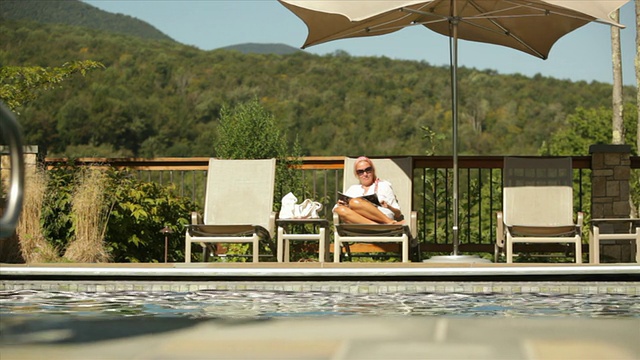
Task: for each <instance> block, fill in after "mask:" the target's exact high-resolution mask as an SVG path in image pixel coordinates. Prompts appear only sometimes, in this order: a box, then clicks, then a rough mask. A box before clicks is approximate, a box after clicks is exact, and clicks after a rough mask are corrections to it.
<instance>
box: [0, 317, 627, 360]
mask: <svg viewBox="0 0 640 360" xmlns="http://www.w3.org/2000/svg"><path fill="white" fill-rule="evenodd" d="M16 321H18V320H12V319H6V318H5V320H3V321H2V323H1V324H0V330H2V331H1V332H0V354H1V357H2V359H3V360H14V359H25V360H26V359H47V360H54V359H61V360H62V359H64V360H74V359H78V360H80V359H82V360H86V359H119V360H120V359H136V360H147V359H148V360H151V359H176V360H178V359H301V360H305V359H309V360H311V359H327V360H341V359H345V360H347V359H385V360H388V359H514V360H518V359H522V360H541V359H563V360H567V359H581V360H582V359H616V360H634V359H635V360H637V359H640V341H638V339H640V318H612V319H582V318H565V317H563V318H544V319H539V318H533V319H527V318H448V317H428V318H427V317H358V316H353V317H340V318H276V319H267V320H221V319H208V320H198V319H186V318H178V319H176V318H148V317H147V318H138V317H133V318H120V319H117V320H113V319H110V320H66V321H56V322H51V323H46V322H36V323H35V324H34V323H28V322H27V323H23V324H20V323H19V322H18V323H16Z"/></svg>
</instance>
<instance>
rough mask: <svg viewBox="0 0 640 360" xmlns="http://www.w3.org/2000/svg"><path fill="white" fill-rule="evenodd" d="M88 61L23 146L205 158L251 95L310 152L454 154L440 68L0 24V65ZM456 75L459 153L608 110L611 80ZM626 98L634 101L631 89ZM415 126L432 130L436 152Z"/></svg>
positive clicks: (536, 141)
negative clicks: (90, 65) (89, 68)
mask: <svg viewBox="0 0 640 360" xmlns="http://www.w3.org/2000/svg"><path fill="white" fill-rule="evenodd" d="M4 1H5V0H3V3H4ZM84 59H91V60H96V61H100V62H102V63H103V64H104V65H105V66H106V69H104V70H97V71H93V72H91V73H89V74H88V75H87V76H86V77H85V78H81V77H79V78H76V79H73V80H72V81H69V82H65V83H64V84H63V86H62V87H61V88H58V89H55V90H51V91H47V92H46V93H43V94H42V96H41V97H40V98H38V100H37V101H35V102H33V103H31V104H30V105H28V106H26V107H24V108H23V109H19V111H20V115H19V119H20V122H21V123H22V124H23V126H24V130H25V137H26V142H27V143H28V144H34V145H40V146H43V147H46V148H47V149H48V154H49V155H68V156H139V157H154V156H212V155H215V154H214V152H213V148H214V146H213V145H214V143H215V142H216V137H217V132H216V126H217V124H218V118H219V113H220V109H221V108H222V107H223V106H234V105H235V104H238V103H242V102H246V101H249V100H251V99H254V98H257V99H258V100H259V101H260V102H261V104H262V105H263V106H264V107H265V108H266V109H267V110H268V111H270V112H271V113H273V114H274V116H275V117H276V118H277V119H278V120H279V123H280V124H281V126H282V130H283V131H285V132H286V134H287V136H288V137H289V138H290V139H291V140H292V141H293V139H295V137H296V136H297V137H298V138H299V140H300V142H301V145H302V147H303V151H304V153H305V154H308V155H345V154H351V155H355V154H367V155H398V154H415V155H420V154H425V153H426V152H427V151H430V152H434V153H435V154H437V155H445V154H450V153H451V111H450V109H451V104H450V96H451V95H450V94H451V93H450V84H449V69H448V67H434V66H430V65H429V64H428V63H425V62H416V61H400V60H391V59H388V58H373V57H352V56H350V55H348V54H347V53H344V52H338V53H335V54H333V55H328V56H316V55H310V54H308V53H305V52H297V53H294V54H289V55H275V54H243V53H240V52H238V51H228V50H216V51H202V50H199V49H197V48H194V47H191V46H185V45H182V44H179V43H175V42H170V41H157V40H145V39H141V38H140V37H136V36H127V35H121V34H113V33H108V32H105V31H99V30H94V29H90V28H86V27H79V26H68V25H60V24H50V23H36V22H27V21H15V20H3V21H2V22H1V23H0V65H2V66H46V67H48V66H51V67H54V66H61V65H62V64H63V63H65V62H67V61H70V60H84ZM459 80H460V83H459V91H460V94H459V96H460V108H459V110H460V129H459V134H460V150H461V154H482V155H490V154H532V155H533V154H537V153H538V151H539V149H540V147H541V145H542V144H543V142H546V145H547V146H550V144H549V142H550V141H552V139H553V136H552V135H553V134H554V133H556V132H559V131H564V130H566V128H567V126H568V125H567V117H568V115H571V114H574V113H576V110H577V109H578V108H584V109H600V108H610V107H611V85H610V84H603V83H586V82H576V83H574V82H570V81H565V80H557V79H553V78H547V77H543V76H536V77H534V78H528V77H524V76H519V75H499V74H498V73H496V72H495V71H476V70H474V69H469V68H461V69H460V70H459ZM625 96H626V99H627V100H626V102H627V103H629V104H632V103H635V89H634V88H626V89H625ZM625 116H627V117H634V116H636V115H635V112H632V111H628V112H627V113H626V115H625ZM627 121H628V122H630V123H631V124H635V123H636V122H635V121H637V119H635V118H634V119H627ZM422 127H428V128H430V129H431V130H433V131H435V133H436V135H439V136H438V137H436V138H435V140H436V142H435V143H434V144H430V143H429V142H428V141H427V140H426V139H424V136H425V131H423V130H421V128H422ZM632 129H633V127H632ZM607 131H609V130H608V129H607ZM632 135H633V136H635V135H634V134H632ZM580 151H581V152H582V154H587V151H588V149H587V148H585V149H581V150H580ZM576 155H578V154H576Z"/></svg>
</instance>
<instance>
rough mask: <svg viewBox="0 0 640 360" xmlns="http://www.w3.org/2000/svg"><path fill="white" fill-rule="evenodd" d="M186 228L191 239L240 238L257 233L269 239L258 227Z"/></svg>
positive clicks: (191, 226)
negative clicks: (200, 237)
mask: <svg viewBox="0 0 640 360" xmlns="http://www.w3.org/2000/svg"><path fill="white" fill-rule="evenodd" d="M187 227H188V228H189V235H191V236H193V237H197V236H203V237H229V236H237V237H241V236H252V235H253V234H254V233H257V234H258V236H259V237H261V238H269V232H268V231H267V229H265V228H263V227H262V226H259V225H187Z"/></svg>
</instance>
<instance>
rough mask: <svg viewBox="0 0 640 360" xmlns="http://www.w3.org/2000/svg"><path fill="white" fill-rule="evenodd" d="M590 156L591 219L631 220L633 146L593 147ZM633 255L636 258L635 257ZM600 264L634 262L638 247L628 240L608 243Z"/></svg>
mask: <svg viewBox="0 0 640 360" xmlns="http://www.w3.org/2000/svg"><path fill="white" fill-rule="evenodd" d="M589 152H590V153H591V185H592V188H591V218H592V219H603V218H628V217H629V215H630V214H631V205H630V203H629V187H630V185H629V179H630V178H631V167H630V166H631V161H630V159H629V157H630V155H631V146H629V145H592V146H591V147H590V148H589ZM619 226H620V228H614V227H613V225H610V226H609V227H607V226H606V225H605V226H603V227H601V231H603V232H606V233H613V232H614V231H615V232H627V231H628V229H625V228H624V227H625V226H627V227H628V224H620V225H619ZM632 255H633V256H632ZM600 257H601V262H634V261H635V260H634V259H635V244H632V243H631V241H629V240H620V241H618V240H607V241H602V242H601V244H600Z"/></svg>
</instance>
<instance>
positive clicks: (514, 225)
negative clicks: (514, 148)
mask: <svg viewBox="0 0 640 360" xmlns="http://www.w3.org/2000/svg"><path fill="white" fill-rule="evenodd" d="M502 176H503V181H504V188H503V194H502V196H503V202H502V207H503V210H502V211H499V212H498V213H497V227H498V228H497V232H496V237H497V238H496V262H497V257H498V250H499V248H503V247H505V248H506V261H507V263H511V262H513V244H514V243H568V244H573V245H574V246H575V262H576V263H578V264H580V263H582V239H581V235H582V223H583V214H582V213H581V212H578V213H577V222H574V218H573V171H572V166H571V158H568V157H566V158H524V157H506V158H505V159H504V171H503V175H502Z"/></svg>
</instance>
